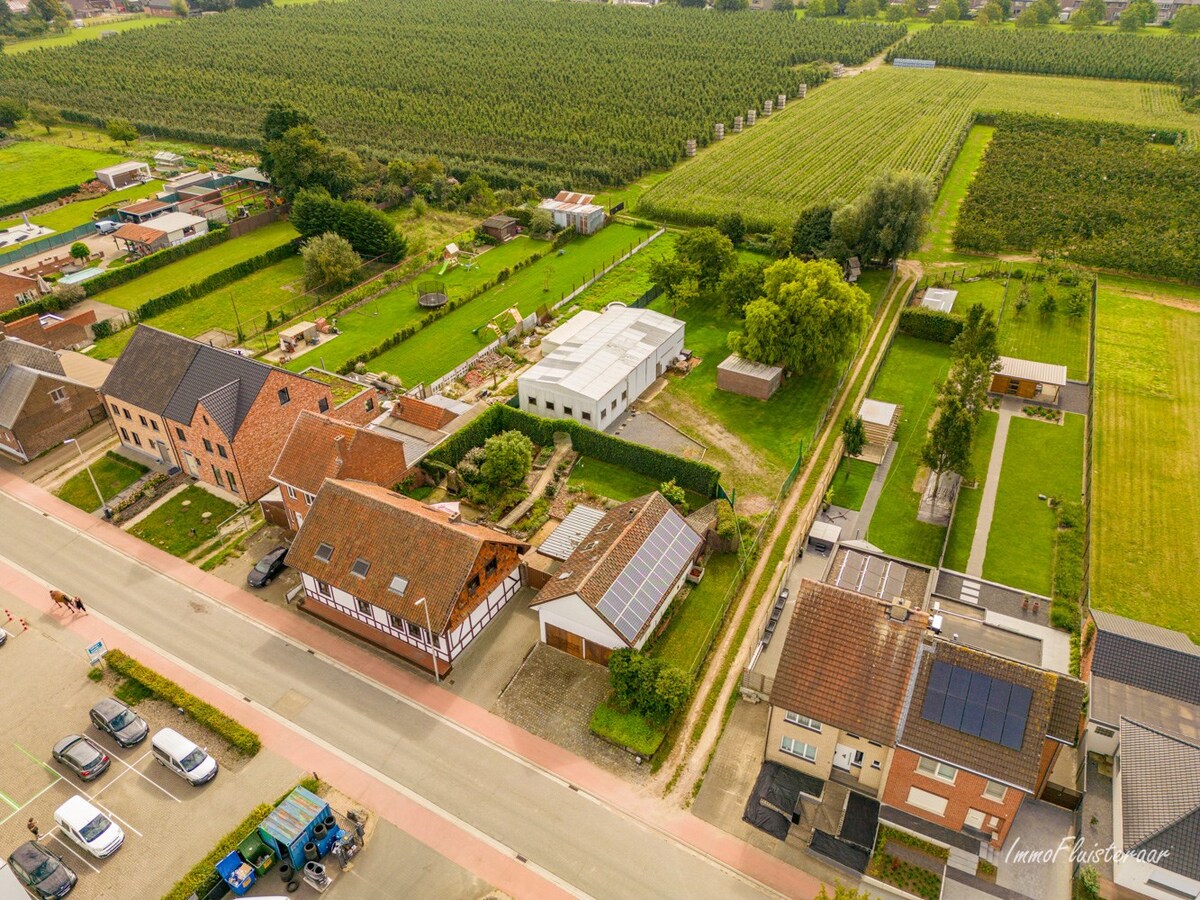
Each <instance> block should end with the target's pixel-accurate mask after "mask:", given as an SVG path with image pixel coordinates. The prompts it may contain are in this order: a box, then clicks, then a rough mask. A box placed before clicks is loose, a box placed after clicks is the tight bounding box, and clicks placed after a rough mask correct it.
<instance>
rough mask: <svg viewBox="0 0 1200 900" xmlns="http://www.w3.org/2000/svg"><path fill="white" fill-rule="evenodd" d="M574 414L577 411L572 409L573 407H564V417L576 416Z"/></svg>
mask: <svg viewBox="0 0 1200 900" xmlns="http://www.w3.org/2000/svg"><path fill="white" fill-rule="evenodd" d="M574 414H575V410H573V409H571V407H569V406H564V407H563V415H564V416H571V415H574Z"/></svg>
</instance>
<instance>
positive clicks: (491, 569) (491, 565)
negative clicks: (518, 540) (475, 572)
mask: <svg viewBox="0 0 1200 900" xmlns="http://www.w3.org/2000/svg"><path fill="white" fill-rule="evenodd" d="M483 574H484V575H486V576H487V577H489V578H490V577H491V576H493V575H495V574H496V557H494V556H493V557H492V558H491V559H489V560H488V561H487V564H486V565H485V566H484V567H483Z"/></svg>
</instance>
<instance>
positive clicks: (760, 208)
mask: <svg viewBox="0 0 1200 900" xmlns="http://www.w3.org/2000/svg"><path fill="white" fill-rule="evenodd" d="M1005 110H1009V111H1013V112H1020V113H1041V114H1045V115H1061V116H1073V117H1078V118H1081V119H1091V120H1097V121H1114V122H1122V123H1127V124H1132V125H1146V126H1150V127H1159V128H1178V129H1183V130H1191V131H1195V130H1197V122H1196V117H1195V116H1188V115H1187V114H1186V113H1184V112H1183V110H1182V108H1181V107H1180V105H1179V101H1178V98H1177V95H1176V93H1175V90H1174V88H1171V87H1168V86H1167V85H1161V84H1159V85H1144V84H1137V83H1134V82H1121V81H1103V80H1081V79H1074V78H1051V77H1040V76H1028V75H1007V74H998V73H975V72H963V71H956V70H953V69H948V70H947V69H895V68H884V69H879V70H877V71H873V72H865V73H863V74H861V75H857V76H855V77H854V78H847V79H842V80H838V81H833V82H830V83H829V84H827V85H824V86H822V87H821V88H819V89H818V90H816V91H813V92H811V93H810V94H809V97H808V99H806V100H803V101H798V102H794V103H789V104H788V107H787V108H786V109H785V110H784V111H783V112H782V113H780V114H776V115H774V116H772V117H771V118H770V119H766V120H760V121H759V123H758V124H756V125H755V126H754V127H753V128H750V129H748V130H747V131H746V132H744V133H743V134H741V135H727V136H726V138H725V140H724V141H722V142H720V143H717V144H714V145H712V146H710V147H709V148H708V149H706V150H704V151H703V152H702V153H700V154H699V155H697V157H696V158H695V159H693V160H690V161H688V162H687V163H685V164H684V165H681V166H679V167H677V168H676V169H674V170H673V171H672V172H670V173H669V174H668V175H667V177H666V178H664V179H663V180H662V181H660V182H659V183H658V184H656V185H654V186H653V187H651V188H650V189H649V190H648V191H646V193H645V194H644V195H643V196H642V199H641V200H640V201H639V203H638V207H637V211H638V212H639V213H640V214H643V215H652V216H661V217H663V218H667V219H670V220H672V221H676V222H680V223H682V224H707V223H711V222H712V221H714V220H715V219H716V218H718V217H719V216H721V215H723V214H725V213H727V212H730V211H733V210H736V211H738V212H740V213H741V214H742V215H743V216H744V217H746V219H747V221H748V223H751V224H753V225H754V226H756V227H759V228H767V229H769V228H770V227H772V226H773V225H775V224H778V223H780V222H791V221H792V220H794V219H795V216H796V214H797V213H798V212H799V211H800V210H802V209H804V208H805V207H807V206H809V205H812V204H814V203H819V202H829V201H832V200H835V199H840V200H845V201H849V200H852V199H854V197H856V196H857V195H858V193H859V192H860V191H861V190H862V189H863V188H864V187H865V186H866V184H867V183H868V182H869V181H870V180H871V179H872V178H873V177H875V176H876V175H879V174H881V173H883V172H886V171H890V170H894V169H911V170H913V171H917V172H922V173H924V174H926V175H929V176H931V177H932V178H934V180H935V182H939V183H940V181H941V180H942V177H943V175H944V174H945V173H946V172H947V171H948V170H949V168H950V166H951V163H953V161H954V158H955V156H956V155H957V153H958V149H959V145H960V142H961V141H962V140H963V137H964V133H965V131H966V129H967V126H968V124H969V123H970V121H971V116H972V114H973V113H976V112H978V113H985V112H988V113H994V112H1003V111H1005Z"/></svg>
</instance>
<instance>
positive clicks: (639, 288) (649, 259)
mask: <svg viewBox="0 0 1200 900" xmlns="http://www.w3.org/2000/svg"><path fill="white" fill-rule="evenodd" d="M674 249H675V235H673V234H671V233H670V232H668V233H666V234H664V235H662V236H661V237H658V238H655V240H654V243H652V244H651V245H650V246H649V247H646V248H645V249H643V250H639V251H638V254H637V256H635V257H633V258H632V259H628V260H626V261H625V262H623V263H621V265H620V266H618V267H617V268H616V269H614V270H613V271H611V272H609V273H608V274H607V275H605V276H604V277H603V278H601V279H600V280H599V281H597V282H596V283H595V284H594V285H592V286H591V287H590V288H588V289H587V290H586V291H584V292H583V293H582V294H580V295H579V296H578V297H576V298H575V301H574V303H573V304H572V305H575V304H578V305H579V306H581V307H582V308H583V309H591V310H595V311H597V312H599V311H600V310H602V309H604V307H605V306H607V305H608V304H609V303H614V302H620V303H632V302H633V301H634V300H637V299H638V298H639V297H641V296H642V295H643V294H644V293H646V291H648V290H650V287H651V283H650V265H651V263H653V262H654V261H655V260H656V259H664V258H666V257H668V256H670V255H671V253H672V252H673V251H674Z"/></svg>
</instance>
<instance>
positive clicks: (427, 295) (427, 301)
mask: <svg viewBox="0 0 1200 900" xmlns="http://www.w3.org/2000/svg"><path fill="white" fill-rule="evenodd" d="M449 300H450V297H449V296H448V295H447V294H446V282H444V281H441V280H439V279H436V278H429V279H426V280H425V281H419V282H417V303H418V304H419V305H420V306H423V307H425V308H426V309H437V308H438V307H439V306H445V305H446V303H447V302H449Z"/></svg>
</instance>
